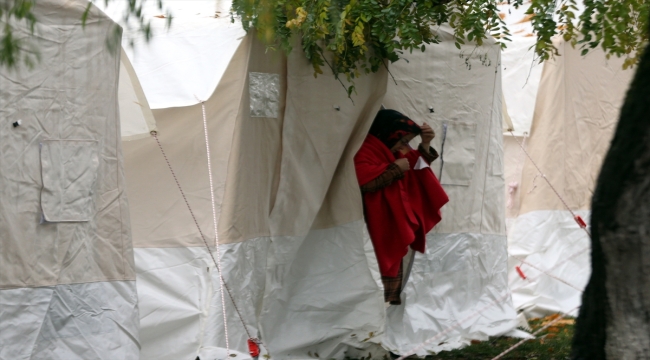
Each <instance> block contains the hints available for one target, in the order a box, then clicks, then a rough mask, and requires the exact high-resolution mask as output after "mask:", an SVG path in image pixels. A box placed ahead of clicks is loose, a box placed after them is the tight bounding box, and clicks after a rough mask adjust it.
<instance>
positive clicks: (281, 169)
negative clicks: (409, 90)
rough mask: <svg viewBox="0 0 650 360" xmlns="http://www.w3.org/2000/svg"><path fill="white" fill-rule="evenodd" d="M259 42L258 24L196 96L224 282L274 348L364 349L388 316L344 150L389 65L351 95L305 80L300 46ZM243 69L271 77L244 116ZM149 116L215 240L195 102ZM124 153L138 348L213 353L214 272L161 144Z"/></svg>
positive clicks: (160, 353)
mask: <svg viewBox="0 0 650 360" xmlns="http://www.w3.org/2000/svg"><path fill="white" fill-rule="evenodd" d="M265 50H266V49H265V47H264V46H263V45H262V44H261V43H259V42H258V41H257V40H256V39H255V37H254V35H250V36H247V37H246V38H244V39H243V40H242V42H241V45H240V47H239V49H238V50H237V51H236V53H235V56H234V57H233V58H232V60H231V62H230V64H229V67H228V70H227V71H226V72H225V75H224V77H223V78H222V79H221V81H220V83H219V85H218V86H217V90H216V91H215V93H214V95H213V96H211V97H210V98H209V99H207V101H206V103H205V107H206V115H207V120H208V127H209V129H208V131H209V134H210V145H211V150H212V154H211V157H212V161H213V169H214V175H215V192H216V195H217V204H218V208H220V211H219V235H220V236H219V238H220V244H221V254H222V264H223V266H224V268H225V269H229V270H228V271H227V272H225V274H226V277H225V279H226V283H228V284H229V287H230V288H231V289H232V290H233V293H234V294H233V295H234V296H235V298H236V299H237V300H238V301H239V303H238V307H239V308H240V309H242V313H243V315H244V317H245V321H246V323H247V325H248V326H249V327H250V330H251V331H252V332H253V333H252V334H253V336H261V338H262V340H263V341H264V343H265V344H266V345H267V346H268V347H269V348H268V350H269V351H270V353H271V355H272V356H274V357H278V358H304V357H305V356H307V355H306V354H307V353H310V352H311V353H312V354H313V353H319V354H321V356H330V355H331V356H330V357H336V358H343V357H344V354H343V351H347V350H349V345H346V344H354V345H355V346H356V347H361V348H366V347H367V346H362V345H363V344H361V343H360V340H363V339H364V338H366V337H368V336H367V334H370V333H372V334H376V335H378V334H380V333H381V329H382V327H383V324H384V316H385V315H384V311H383V301H382V291H381V289H380V287H379V286H378V282H377V281H378V280H377V279H375V276H378V270H377V271H376V272H373V271H371V270H370V269H371V268H372V266H371V265H369V260H368V253H369V252H368V251H367V249H366V248H367V244H366V243H365V242H364V241H366V240H364V237H363V236H362V234H363V231H362V230H363V227H364V225H363V222H362V221H361V219H362V217H363V213H362V207H361V197H360V192H359V188H358V185H357V183H356V175H355V172H354V166H353V155H354V153H355V152H356V150H357V149H358V147H359V146H360V145H361V142H362V140H363V138H364V137H365V133H366V132H367V129H368V128H369V126H370V123H371V121H372V118H373V117H374V113H375V112H376V111H377V110H378V109H379V107H380V99H381V97H382V95H383V92H384V91H385V88H386V78H387V74H386V73H385V72H384V73H379V74H375V75H372V76H368V77H365V78H361V79H358V81H357V83H356V86H357V93H358V95H357V96H356V97H355V98H354V101H355V104H353V103H352V102H351V101H350V99H348V98H347V93H346V92H345V91H344V90H343V89H342V88H341V85H340V84H339V83H338V82H337V81H336V80H335V79H333V78H330V77H325V76H321V77H318V78H314V77H313V69H312V68H311V65H310V64H309V62H308V61H307V60H306V59H304V57H303V56H304V55H302V53H300V52H298V51H296V52H294V53H292V55H291V56H289V57H288V58H284V57H282V56H278V55H274V54H273V53H271V54H266V51H265ZM250 73H257V74H260V73H263V74H277V75H279V83H280V86H279V93H278V97H279V103H278V109H279V112H278V117H277V118H269V117H266V118H262V117H256V116H252V115H255V114H254V113H253V114H251V107H250V102H249V96H250V95H249V92H250V91H251V83H250V82H249V78H248V74H250ZM323 94H327V95H323ZM287 99H290V100H287ZM337 108H338V110H337ZM154 114H155V116H156V118H157V127H158V134H159V139H160V142H161V144H162V146H163V148H164V149H165V151H166V153H167V155H168V157H169V160H170V163H171V164H172V166H173V167H174V169H175V172H176V173H177V176H178V179H179V182H180V184H181V186H182V187H183V189H184V191H185V192H186V193H187V194H188V201H189V203H190V206H191V207H192V209H193V211H194V213H195V214H197V220H198V222H199V225H200V226H201V228H202V230H203V232H204V233H205V234H206V238H207V240H208V242H209V243H210V245H213V244H214V234H213V233H212V232H211V231H210V228H211V204H210V200H209V190H208V179H207V178H208V176H207V175H208V174H207V169H206V168H207V163H206V157H205V155H204V154H205V144H204V141H203V128H202V112H201V107H200V105H194V106H190V107H185V108H171V109H165V110H154ZM351 119H357V120H353V121H351ZM202 153H203V154H202ZM125 154H126V173H127V179H128V183H129V189H128V191H129V196H130V197H131V198H130V201H131V204H132V207H133V209H132V214H133V223H134V239H135V244H136V250H135V251H136V257H137V261H136V264H137V267H138V270H137V271H138V284H139V294H140V299H141V302H140V306H141V311H142V314H143V318H142V330H141V336H142V339H143V341H142V353H143V354H147V355H146V356H152V357H161V358H169V359H175V358H179V357H190V356H196V355H200V354H203V355H205V356H212V355H214V354H221V353H223V352H224V350H225V349H224V348H225V342H224V338H223V336H224V333H225V331H224V330H225V329H224V328H223V325H222V324H221V323H222V321H221V320H220V317H221V311H220V306H219V305H220V301H221V300H220V296H221V295H220V293H219V291H218V290H217V289H218V286H217V285H216V284H218V277H216V273H215V272H214V269H212V272H210V273H208V271H207V269H208V268H209V267H211V266H213V264H212V263H211V262H210V261H211V259H210V257H209V255H208V253H207V251H206V249H205V248H204V247H203V243H202V240H201V239H200V236H199V234H198V231H197V230H196V226H195V224H194V222H193V220H192V218H191V217H190V215H189V213H188V210H187V209H186V207H185V204H184V202H183V200H182V198H181V196H180V194H179V192H178V189H177V188H176V184H175V182H174V180H173V178H172V176H171V174H170V173H169V169H168V168H167V166H166V164H165V162H164V160H163V158H162V155H161V154H160V150H159V149H158V146H157V144H156V143H155V141H154V140H153V139H151V138H148V139H141V140H134V141H131V142H128V143H126V144H125ZM132 194H133V195H132ZM370 254H372V252H370ZM175 259H178V260H175ZM374 264H375V265H374V266H375V268H376V260H375V263H374ZM152 267H153V269H152ZM173 272H178V274H175V275H173V274H172V273H173ZM158 274H159V275H158ZM159 279H160V280H159ZM162 279H166V280H169V281H168V282H166V283H164V282H163V281H162ZM171 279H177V280H174V281H171ZM188 279H195V280H196V281H194V280H193V281H192V282H190V283H188ZM341 286H345V288H346V289H348V290H346V291H341V290H340V287H341ZM197 299H198V300H197ZM207 304H212V305H209V306H208V305H207ZM226 306H227V313H228V317H229V321H228V324H229V325H228V326H229V329H228V333H229V334H230V344H231V346H232V348H233V349H234V350H235V351H238V353H239V354H246V353H247V352H246V343H245V340H246V338H247V335H246V333H245V332H244V330H243V327H242V325H241V322H240V321H239V319H238V318H237V317H236V313H235V311H234V308H233V307H232V304H231V303H230V300H229V299H226ZM176 319H177V320H176ZM323 324H336V325H337V327H340V328H338V329H336V328H335V329H332V328H331V327H330V326H323ZM352 335H355V336H352ZM357 335H358V337H359V338H356V336H357ZM180 344H183V345H182V346H180ZM263 350H264V349H263Z"/></svg>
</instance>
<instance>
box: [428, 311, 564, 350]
mask: <svg viewBox="0 0 650 360" xmlns="http://www.w3.org/2000/svg"><path fill="white" fill-rule="evenodd" d="M557 317H558V315H551V316H547V317H545V318H541V319H531V320H529V321H528V323H529V325H530V327H531V328H532V329H533V331H536V330H538V329H540V328H542V327H543V326H545V325H546V324H548V323H549V322H550V321H553V320H555V319H556V318H557ZM573 322H574V320H573V319H563V320H560V321H558V322H557V323H556V324H554V325H553V326H550V327H548V328H547V329H545V330H543V331H542V332H540V333H539V334H537V336H536V339H531V340H528V341H526V342H525V343H523V344H522V345H520V346H519V347H518V348H516V349H515V350H513V351H511V352H509V353H508V354H507V355H505V356H504V357H503V358H502V359H504V360H565V359H569V355H570V353H571V339H572V338H573ZM519 341H521V339H515V338H507V337H497V338H491V339H489V340H488V341H473V342H472V344H471V345H470V346H467V347H465V348H462V349H459V350H453V351H443V352H440V353H438V354H436V355H432V356H427V357H426V360H490V359H492V358H494V357H495V356H497V355H499V354H501V353H502V352H503V351H505V350H506V349H508V348H509V347H511V346H512V345H514V344H516V343H518V342H519Z"/></svg>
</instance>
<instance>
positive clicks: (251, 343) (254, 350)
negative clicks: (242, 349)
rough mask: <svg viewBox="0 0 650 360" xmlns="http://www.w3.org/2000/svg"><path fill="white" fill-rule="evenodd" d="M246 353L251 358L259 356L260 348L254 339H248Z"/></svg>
mask: <svg viewBox="0 0 650 360" xmlns="http://www.w3.org/2000/svg"><path fill="white" fill-rule="evenodd" d="M248 352H249V353H250V354H251V357H252V358H256V357H258V356H260V347H259V345H257V341H255V340H254V339H248Z"/></svg>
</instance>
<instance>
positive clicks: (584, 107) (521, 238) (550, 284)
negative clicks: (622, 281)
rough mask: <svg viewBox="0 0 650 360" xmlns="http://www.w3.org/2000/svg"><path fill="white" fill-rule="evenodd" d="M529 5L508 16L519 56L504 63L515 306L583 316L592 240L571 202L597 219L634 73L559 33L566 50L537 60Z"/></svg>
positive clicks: (509, 52)
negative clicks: (604, 172)
mask: <svg viewBox="0 0 650 360" xmlns="http://www.w3.org/2000/svg"><path fill="white" fill-rule="evenodd" d="M524 11H525V9H519V10H517V11H515V10H514V9H513V10H512V14H507V15H506V17H505V20H506V22H508V23H509V24H513V27H514V28H515V29H517V30H516V31H518V32H519V33H518V35H516V36H515V37H514V38H513V45H514V46H510V45H509V46H508V49H506V51H504V58H509V59H511V63H509V64H507V63H506V62H505V61H504V63H503V66H504V68H505V70H504V74H505V73H506V71H510V73H509V74H508V76H504V77H503V82H504V95H505V97H506V104H507V111H508V114H509V115H510V117H511V118H512V120H513V124H514V127H515V129H514V134H515V135H516V137H513V136H509V135H510V134H509V133H506V134H505V135H506V136H505V137H504V144H505V148H504V153H505V159H506V162H505V168H506V184H507V188H506V196H507V197H508V200H507V204H508V206H507V209H506V217H507V223H508V252H509V255H510V257H509V272H510V275H509V277H510V280H509V283H510V287H511V289H512V293H513V302H514V305H515V306H516V307H517V309H521V310H524V311H525V312H526V314H527V316H529V317H530V316H541V315H546V314H549V313H553V312H570V313H571V314H572V315H577V307H578V306H579V305H580V304H581V300H582V289H584V287H585V286H586V284H587V281H588V280H589V276H590V271H591V270H590V269H591V262H590V258H589V253H590V246H591V244H590V241H589V237H588V235H587V234H586V233H585V232H584V230H583V229H581V228H580V227H579V225H578V224H577V223H576V221H575V220H574V219H573V216H572V215H571V213H570V211H569V210H567V208H566V206H568V207H569V208H570V209H571V210H572V211H573V212H575V214H577V215H579V216H580V217H581V218H582V219H583V220H584V221H585V222H586V223H587V224H588V223H589V215H590V211H589V210H590V207H591V195H592V192H593V189H594V186H595V181H596V178H597V176H598V173H599V170H600V165H601V163H602V160H603V158H604V156H605V153H606V151H607V149H608V148H609V142H610V139H611V136H612V135H613V130H614V127H615V124H616V122H617V121H618V113H619V109H620V106H621V105H622V102H623V98H624V95H625V91H626V89H627V87H628V85H629V82H630V80H631V77H632V71H630V70H623V69H622V62H623V61H622V59H617V58H611V59H607V58H606V56H605V54H604V53H603V51H602V50H600V49H594V50H592V52H590V53H589V54H588V55H587V56H585V57H583V56H581V54H580V52H581V49H579V48H573V47H572V46H571V45H570V44H568V43H566V42H565V41H564V40H562V39H560V38H556V39H555V40H554V45H555V46H556V47H557V48H558V50H559V54H560V56H557V57H556V58H555V59H553V60H550V61H548V62H545V63H544V64H541V65H539V64H535V63H534V60H533V54H532V50H530V47H529V43H530V42H531V40H530V39H533V40H534V38H533V37H530V35H531V33H530V28H531V26H530V22H529V21H526V19H525V18H524V16H525V15H524V14H523V12H524ZM506 13H507V11H506V10H504V15H505V14H506ZM531 69H532V72H531ZM508 88H510V89H511V90H510V91H507V90H506V89H508ZM517 92H519V96H518V97H517V96H516V93H517ZM509 96H510V97H509ZM524 135H525V136H524ZM520 144H521V145H523V147H524V148H525V149H526V151H527V152H528V153H529V154H530V157H531V158H532V159H533V161H535V164H536V165H537V166H539V167H540V169H541V170H542V171H543V173H544V175H546V178H547V179H548V180H549V181H550V183H551V184H552V185H553V187H554V188H555V189H556V190H557V192H558V193H559V195H560V197H558V196H557V195H556V194H555V192H554V191H553V189H552V188H551V187H550V186H549V185H548V184H547V183H546V182H545V181H544V179H543V178H542V177H541V176H540V175H539V171H538V170H537V169H536V168H535V165H534V164H533V163H532V162H531V161H530V160H529V159H528V158H527V157H526V155H525V153H524V152H523V151H522V149H521V146H520ZM563 201H564V202H566V206H565V204H564V203H563ZM522 260H523V262H522ZM516 266H519V267H520V269H521V270H522V272H523V274H524V276H526V279H523V278H522V277H521V276H520V275H519V274H518V273H517V271H516V269H515V267H516Z"/></svg>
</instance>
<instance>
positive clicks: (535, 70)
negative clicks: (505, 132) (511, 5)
mask: <svg viewBox="0 0 650 360" xmlns="http://www.w3.org/2000/svg"><path fill="white" fill-rule="evenodd" d="M536 42H537V38H536V37H534V36H529V37H524V36H515V38H514V39H513V40H512V42H508V43H507V44H506V45H507V47H506V48H505V49H503V51H502V52H501V67H502V74H501V78H502V84H503V97H504V99H505V103H506V104H507V107H506V111H505V113H504V116H507V117H508V118H510V121H511V122H512V130H513V131H512V132H513V133H514V135H515V136H528V135H530V131H531V130H530V129H531V127H532V124H533V114H534V111H535V106H534V104H535V99H536V98H537V91H538V89H539V86H540V85H539V83H540V80H541V77H542V70H543V69H544V66H545V65H544V64H540V63H539V61H537V59H536V55H535V51H534V45H535V43H536Z"/></svg>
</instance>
